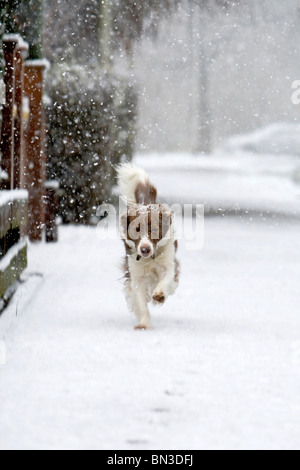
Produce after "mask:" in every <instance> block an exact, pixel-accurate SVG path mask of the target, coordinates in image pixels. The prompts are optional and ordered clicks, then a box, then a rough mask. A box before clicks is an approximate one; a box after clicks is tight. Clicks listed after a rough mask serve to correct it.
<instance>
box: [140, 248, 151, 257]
mask: <svg viewBox="0 0 300 470" xmlns="http://www.w3.org/2000/svg"><path fill="white" fill-rule="evenodd" d="M141 253H142V255H143V256H148V255H150V253H151V248H150V247H149V246H142V247H141Z"/></svg>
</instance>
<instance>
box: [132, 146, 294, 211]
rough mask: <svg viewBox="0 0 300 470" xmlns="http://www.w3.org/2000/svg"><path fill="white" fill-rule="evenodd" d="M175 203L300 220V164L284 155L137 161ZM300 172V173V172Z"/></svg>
mask: <svg viewBox="0 0 300 470" xmlns="http://www.w3.org/2000/svg"><path fill="white" fill-rule="evenodd" d="M135 162H136V163H137V165H140V166H142V167H143V168H144V169H145V170H146V171H147V172H148V173H149V175H150V176H151V179H152V181H153V183H154V184H155V185H156V186H157V187H158V188H159V197H160V199H161V200H163V201H164V202H168V204H170V205H172V204H174V203H177V202H179V203H180V204H191V203H192V204H205V210H206V214H216V213H219V214H220V213H229V214H238V215H239V214H243V215H245V214H249V216H250V217H251V216H257V215H259V216H261V215H262V217H266V216H273V217H275V218H278V217H279V218H290V217H292V218H296V219H298V220H300V185H299V183H298V184H297V183H296V181H295V178H296V175H297V174H298V173H299V172H300V163H299V160H298V159H297V158H295V157H290V156H281V155H258V156H254V155H233V156H229V155H227V154H224V155H223V154H221V155H218V154H214V155H211V156H193V155H187V154H182V155H181V154H169V155H168V154H167V155H160V154H149V155H148V154H143V155H137V156H136V158H135ZM297 172H298V173H297Z"/></svg>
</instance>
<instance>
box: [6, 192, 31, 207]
mask: <svg viewBox="0 0 300 470" xmlns="http://www.w3.org/2000/svg"><path fill="white" fill-rule="evenodd" d="M23 199H28V192H27V191H26V190H25V189H16V190H14V191H0V207H1V206H4V205H5V204H8V203H9V202H13V201H18V200H23Z"/></svg>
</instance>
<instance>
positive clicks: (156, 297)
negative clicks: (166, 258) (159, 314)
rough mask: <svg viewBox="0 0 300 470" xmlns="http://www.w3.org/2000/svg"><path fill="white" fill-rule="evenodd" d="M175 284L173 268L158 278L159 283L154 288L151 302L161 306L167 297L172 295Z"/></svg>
mask: <svg viewBox="0 0 300 470" xmlns="http://www.w3.org/2000/svg"><path fill="white" fill-rule="evenodd" d="M176 287H177V284H176V281H175V267H173V266H172V268H170V269H168V270H167V271H163V272H162V273H161V274H160V276H159V282H158V284H157V286H156V288H155V291H154V293H153V296H152V300H153V301H154V302H155V303H157V304H163V303H165V301H166V300H167V298H168V297H169V295H172V294H174V292H175V290H176Z"/></svg>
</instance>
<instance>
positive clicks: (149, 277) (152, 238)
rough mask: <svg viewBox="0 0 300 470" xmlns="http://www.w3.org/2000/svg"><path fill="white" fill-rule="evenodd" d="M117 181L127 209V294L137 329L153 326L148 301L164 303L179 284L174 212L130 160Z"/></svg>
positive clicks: (124, 225) (122, 216) (124, 230)
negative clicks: (159, 201) (158, 200)
mask: <svg viewBox="0 0 300 470" xmlns="http://www.w3.org/2000/svg"><path fill="white" fill-rule="evenodd" d="M118 182H119V187H120V192H121V195H122V197H123V198H124V199H125V200H126V204H127V211H126V213H125V214H120V227H121V236H122V238H123V240H124V243H125V249H126V258H125V262H124V271H125V295H126V299H127V303H128V306H129V308H130V310H131V311H132V312H133V313H134V314H135V316H136V318H137V320H138V325H137V327H136V329H149V328H151V323H150V313H149V309H148V304H149V303H150V302H151V301H152V302H153V303H154V304H156V305H162V304H164V303H165V301H166V300H167V298H168V297H169V295H172V294H174V293H175V291H176V289H177V287H178V283H179V263H178V261H177V259H176V251H177V246H178V245H177V240H176V238H175V230H174V223H173V214H172V212H171V211H169V210H168V209H167V208H166V207H165V206H163V205H162V204H157V201H156V198H157V191H156V188H155V187H154V186H153V185H152V184H151V183H150V180H149V177H148V176H147V174H146V173H145V172H144V170H141V169H139V168H136V167H135V166H133V165H132V164H130V163H125V164H123V165H121V166H119V167H118Z"/></svg>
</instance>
